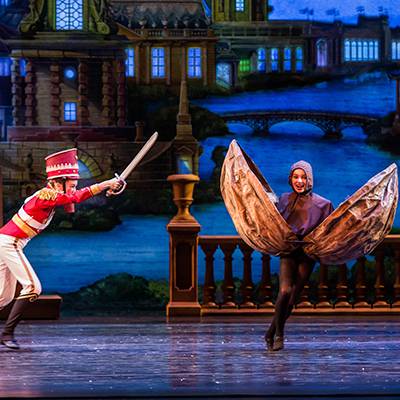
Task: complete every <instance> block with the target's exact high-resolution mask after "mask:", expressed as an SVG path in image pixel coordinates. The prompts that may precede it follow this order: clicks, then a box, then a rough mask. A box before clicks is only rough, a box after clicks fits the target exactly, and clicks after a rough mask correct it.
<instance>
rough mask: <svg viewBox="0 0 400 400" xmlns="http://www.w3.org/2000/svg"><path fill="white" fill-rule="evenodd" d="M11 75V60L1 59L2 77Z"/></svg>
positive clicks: (8, 58)
mask: <svg viewBox="0 0 400 400" xmlns="http://www.w3.org/2000/svg"><path fill="white" fill-rule="evenodd" d="M10 75H11V58H10V57H0V76H10Z"/></svg>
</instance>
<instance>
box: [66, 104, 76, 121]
mask: <svg viewBox="0 0 400 400" xmlns="http://www.w3.org/2000/svg"><path fill="white" fill-rule="evenodd" d="M64 121H65V122H75V121H76V102H74V101H69V102H65V103H64Z"/></svg>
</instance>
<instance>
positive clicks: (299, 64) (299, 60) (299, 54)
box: [296, 47, 304, 72]
mask: <svg viewBox="0 0 400 400" xmlns="http://www.w3.org/2000/svg"><path fill="white" fill-rule="evenodd" d="M303 60H304V55H303V48H302V47H296V71H297V72H300V71H303Z"/></svg>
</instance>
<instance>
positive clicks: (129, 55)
mask: <svg viewBox="0 0 400 400" xmlns="http://www.w3.org/2000/svg"><path fill="white" fill-rule="evenodd" d="M125 55H126V58H125V75H126V76H127V77H129V78H133V77H134V76H135V49H132V48H131V47H129V48H127V49H125Z"/></svg>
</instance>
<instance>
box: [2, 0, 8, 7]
mask: <svg viewBox="0 0 400 400" xmlns="http://www.w3.org/2000/svg"><path fill="white" fill-rule="evenodd" d="M8 5H10V0H0V7H7V6H8Z"/></svg>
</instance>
